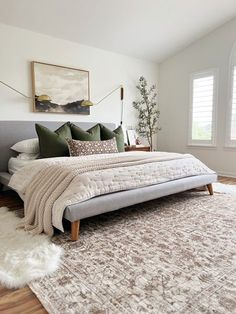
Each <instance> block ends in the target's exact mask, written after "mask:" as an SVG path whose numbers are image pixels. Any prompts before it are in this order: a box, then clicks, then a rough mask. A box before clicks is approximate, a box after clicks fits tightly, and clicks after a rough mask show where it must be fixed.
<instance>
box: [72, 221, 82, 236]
mask: <svg viewBox="0 0 236 314" xmlns="http://www.w3.org/2000/svg"><path fill="white" fill-rule="evenodd" d="M79 226H80V220H76V221H73V222H71V240H72V241H77V240H78V239H79Z"/></svg>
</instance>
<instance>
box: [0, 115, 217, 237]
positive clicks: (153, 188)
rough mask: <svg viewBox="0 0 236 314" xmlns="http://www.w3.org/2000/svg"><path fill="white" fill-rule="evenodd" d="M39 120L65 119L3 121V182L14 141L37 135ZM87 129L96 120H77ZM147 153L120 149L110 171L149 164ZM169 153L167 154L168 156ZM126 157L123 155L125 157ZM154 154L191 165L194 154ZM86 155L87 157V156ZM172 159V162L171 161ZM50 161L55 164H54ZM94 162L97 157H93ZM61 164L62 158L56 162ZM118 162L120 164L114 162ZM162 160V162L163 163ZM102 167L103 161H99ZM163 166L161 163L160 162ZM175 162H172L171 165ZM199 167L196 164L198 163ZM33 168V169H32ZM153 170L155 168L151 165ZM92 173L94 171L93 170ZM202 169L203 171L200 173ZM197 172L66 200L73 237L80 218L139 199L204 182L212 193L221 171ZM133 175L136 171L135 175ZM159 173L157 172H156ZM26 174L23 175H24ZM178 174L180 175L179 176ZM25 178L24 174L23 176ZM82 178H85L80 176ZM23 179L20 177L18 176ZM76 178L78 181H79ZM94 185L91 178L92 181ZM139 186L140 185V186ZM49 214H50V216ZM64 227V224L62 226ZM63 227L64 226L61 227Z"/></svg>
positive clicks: (50, 125)
mask: <svg viewBox="0 0 236 314" xmlns="http://www.w3.org/2000/svg"><path fill="white" fill-rule="evenodd" d="M35 123H41V124H43V125H44V126H46V127H48V128H49V129H52V130H54V129H56V128H58V127H59V126H60V125H61V124H62V122H45V121H43V122H40V121H39V122H38V121H37V122H36V121H0V134H1V142H0V149H1V151H0V152H1V153H0V183H1V184H2V186H4V187H5V188H7V187H8V185H9V181H10V179H11V175H10V174H9V173H8V171H7V165H8V161H9V159H10V158H11V157H14V153H13V152H12V151H11V150H10V149H9V147H11V146H12V145H13V144H14V143H16V142H17V141H20V140H23V139H28V138H33V137H36V133H35V128H34V125H35ZM75 124H77V125H79V126H80V127H81V128H83V129H88V128H90V127H91V126H93V125H94V124H95V123H87V122H81V123H76V122H75ZM105 125H106V127H108V128H110V129H114V128H115V125H114V124H112V123H106V124H105ZM142 154H146V155H142V157H139V156H138V155H132V153H130V152H129V153H120V154H119V156H120V157H119V158H121V160H116V159H117V157H116V156H113V157H112V156H111V157H110V159H112V158H113V160H114V162H113V161H112V163H113V168H112V170H110V173H113V174H114V172H115V171H116V170H115V169H116V167H117V165H118V164H119V162H123V163H124V162H126V164H125V165H126V167H127V169H130V168H131V167H128V166H129V162H131V163H132V162H135V163H137V162H138V163H139V167H148V165H146V164H147V161H145V163H144V162H143V161H142V162H141V161H140V160H141V159H140V158H142V159H143V158H144V156H146V157H145V158H147V160H148V159H150V158H151V157H150V156H151V155H147V154H150V153H142ZM166 156H167V157H166ZM122 158H123V159H122ZM153 158H158V161H161V162H162V161H165V160H164V159H163V158H165V159H168V158H169V159H171V160H173V162H174V158H175V159H178V158H179V159H181V162H182V163H183V165H185V164H186V165H187V164H188V163H189V164H190V166H191V156H190V157H189V156H185V158H186V159H184V160H182V159H183V158H182V157H178V156H174V157H173V155H172V156H170V157H169V155H161V153H159V154H158V153H157V154H156V155H155V154H154V155H153ZM85 159H86V158H85ZM58 160H59V161H60V163H62V164H67V159H66V158H64V159H63V158H61V159H58ZM68 160H69V159H68ZM74 160H75V159H74ZM171 160H170V161H169V163H171ZM50 162H51V163H52V165H50ZM89 162H90V163H91V165H92V163H93V161H92V160H90V161H89ZM40 163H41V164H43V163H44V162H41V161H40V162H38V164H40ZM47 163H48V164H47V167H49V168H48V169H51V168H52V167H53V162H52V160H51V161H50V160H48V161H47ZM56 163H57V164H58V162H56ZM114 164H115V165H116V166H114ZM159 164H160V163H159ZM99 167H101V165H99ZM158 167H159V168H160V165H158ZM171 167H172V168H173V166H171V164H170V169H171ZM194 167H195V165H194ZM203 168H204V166H203ZM32 169H33V168H32ZM96 170H97V169H96V168H94V169H93V174H95V173H96ZM28 171H29V170H28ZM151 171H153V169H151ZM30 173H31V172H30V171H29V172H28V175H30ZM91 173H92V172H91ZM199 173H200V174H199ZM192 174H193V175H186V176H183V175H181V178H178V177H177V176H172V179H171V180H168V181H165V180H162V181H160V182H158V183H157V184H155V182H156V181H150V182H148V183H147V186H141V185H140V186H138V185H133V186H132V188H127V189H125V190H119V189H115V188H114V189H113V190H112V189H111V190H109V192H108V191H107V192H103V193H101V192H99V193H100V194H99V193H98V195H96V194H94V195H93V196H92V197H89V198H87V199H86V198H84V199H82V200H80V201H78V202H77V201H75V200H74V202H72V203H71V204H67V203H66V202H65V204H66V206H65V208H64V209H63V218H64V219H66V220H68V221H70V223H71V239H72V240H74V241H75V240H77V239H78V236H79V225H80V220H82V219H84V218H87V217H91V216H94V215H98V214H102V213H105V212H109V211H114V210H118V209H120V208H123V207H127V206H130V205H134V204H137V203H141V202H145V201H149V200H152V199H156V198H159V197H162V196H167V195H170V194H174V193H178V192H181V191H185V190H189V189H193V188H197V187H201V186H207V188H208V191H209V193H210V194H211V195H212V194H213V189H212V183H213V182H215V181H217V175H216V174H215V173H214V172H213V171H204V169H203V170H202V171H200V172H194V171H193V172H192ZM131 176H132V175H131ZM154 177H155V176H154ZM22 178H23V177H22ZM176 178H177V179H176ZM23 179H24V178H23ZM79 179H81V178H80V177H79ZM18 181H19V180H18ZM75 182H76V181H75ZM90 185H91V182H90ZM13 186H14V185H13ZM136 186H138V187H136ZM48 217H49V216H48ZM54 226H56V227H57V225H55V224H54ZM59 229H60V227H59ZM61 230H62V229H61Z"/></svg>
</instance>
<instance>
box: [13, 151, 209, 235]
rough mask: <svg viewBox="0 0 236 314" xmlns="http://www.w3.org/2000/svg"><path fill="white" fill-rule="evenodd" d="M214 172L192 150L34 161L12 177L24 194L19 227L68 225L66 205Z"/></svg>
mask: <svg viewBox="0 0 236 314" xmlns="http://www.w3.org/2000/svg"><path fill="white" fill-rule="evenodd" d="M211 173H214V172H213V171H212V170H210V169H209V168H208V167H207V166H206V165H204V164H203V163H202V162H201V161H200V160H198V159H196V158H195V157H193V156H192V155H189V154H176V153H166V152H152V153H150V152H146V153H145V152H128V153H127V152H126V153H118V154H117V153H116V154H102V155H91V156H81V157H59V158H48V159H41V160H35V161H32V162H31V163H30V164H29V165H27V166H25V167H24V168H22V169H21V170H19V171H18V172H16V173H15V174H14V175H13V176H12V178H11V181H10V184H9V185H10V187H11V188H13V189H15V190H16V191H17V192H18V193H19V195H20V196H21V197H22V198H23V200H24V210H25V218H24V219H23V220H22V224H21V227H23V228H25V230H30V231H31V232H32V233H34V234H38V233H42V232H45V233H46V234H48V235H53V226H54V227H56V228H57V229H59V230H61V231H64V230H63V226H62V218H63V213H64V210H65V208H66V207H67V206H68V205H71V204H75V203H79V202H82V201H85V200H88V199H90V198H92V197H95V196H99V195H102V194H107V193H112V192H116V191H122V190H128V189H134V188H139V187H143V186H148V185H153V184H158V183H163V182H167V181H171V180H175V179H180V178H183V177H188V176H195V175H204V174H211Z"/></svg>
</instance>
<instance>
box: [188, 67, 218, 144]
mask: <svg viewBox="0 0 236 314" xmlns="http://www.w3.org/2000/svg"><path fill="white" fill-rule="evenodd" d="M215 102H216V72H215V71H209V72H205V73H196V74H193V75H192V78H191V110H190V130H189V131H190V132H189V133H190V134H189V144H190V145H191V144H193V145H213V144H214V143H215Z"/></svg>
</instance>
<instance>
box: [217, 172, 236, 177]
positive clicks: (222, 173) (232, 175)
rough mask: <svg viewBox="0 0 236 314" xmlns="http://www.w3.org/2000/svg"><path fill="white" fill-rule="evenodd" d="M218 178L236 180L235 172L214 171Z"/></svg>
mask: <svg viewBox="0 0 236 314" xmlns="http://www.w3.org/2000/svg"><path fill="white" fill-rule="evenodd" d="M216 173H217V174H218V175H219V176H223V177H230V178H236V173H235V172H227V171H216Z"/></svg>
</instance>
